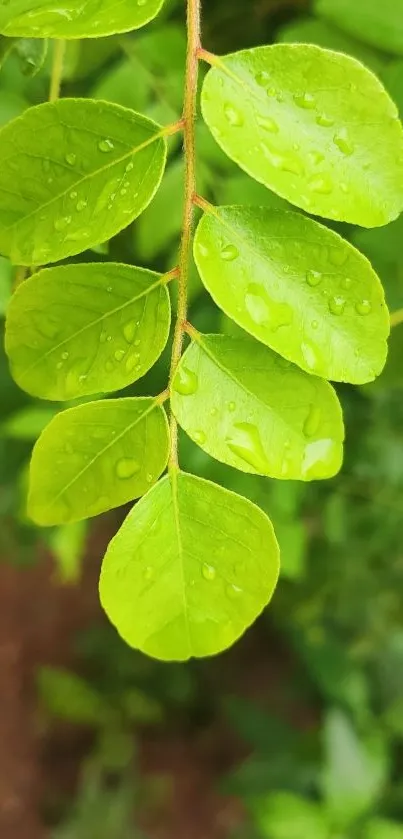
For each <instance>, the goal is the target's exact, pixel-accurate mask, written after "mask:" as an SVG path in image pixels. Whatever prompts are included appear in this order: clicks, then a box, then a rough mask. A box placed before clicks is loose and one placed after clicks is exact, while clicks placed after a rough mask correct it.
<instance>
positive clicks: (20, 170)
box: [0, 99, 166, 265]
mask: <svg viewBox="0 0 403 839" xmlns="http://www.w3.org/2000/svg"><path fill="white" fill-rule="evenodd" d="M162 133H163V129H160V128H159V126H158V125H157V124H156V123H154V122H152V121H151V120H149V119H147V118H146V117H143V116H141V115H140V114H136V113H134V112H133V111H129V110H127V109H126V108H121V107H120V106H119V105H112V104H108V103H106V102H95V101H92V100H91V99H61V100H59V101H58V102H54V103H46V104H44V105H38V106H37V107H35V108H30V109H29V110H28V111H26V112H25V113H24V114H23V115H22V116H21V117H19V118H18V119H16V120H14V121H13V122H12V123H10V125H7V126H6V127H5V128H4V129H3V130H2V131H1V132H0V156H1V159H2V165H1V170H0V250H1V252H2V253H4V254H6V255H7V256H9V257H10V259H11V261H12V262H14V263H15V264H20V265H31V264H34V265H43V264H45V263H48V262H56V261H58V260H60V259H64V258H65V257H67V256H70V255H71V254H75V253H80V252H81V251H83V250H85V249H86V248H91V247H93V246H94V245H97V244H99V243H100V242H104V241H105V240H106V239H110V238H111V237H112V236H114V235H115V234H116V233H118V232H119V230H122V228H124V227H126V226H127V225H128V224H129V223H130V222H131V221H132V220H133V219H134V218H136V217H137V216H138V215H139V214H140V213H141V212H142V210H144V208H145V207H146V206H147V204H149V202H150V201H151V199H152V197H153V195H154V193H155V192H156V190H157V188H158V185H159V183H160V180H161V177H162V174H163V171H164V166H165V159H166V141H165V139H164V137H163V136H162Z"/></svg>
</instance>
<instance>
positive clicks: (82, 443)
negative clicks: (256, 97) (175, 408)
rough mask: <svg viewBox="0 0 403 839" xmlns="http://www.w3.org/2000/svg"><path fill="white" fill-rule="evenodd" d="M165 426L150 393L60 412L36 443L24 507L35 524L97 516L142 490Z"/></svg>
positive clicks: (163, 452) (153, 472) (157, 461)
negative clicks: (25, 506) (140, 396)
mask: <svg viewBox="0 0 403 839" xmlns="http://www.w3.org/2000/svg"><path fill="white" fill-rule="evenodd" d="M168 448H169V435H168V424H167V419H166V415H165V412H164V410H163V408H162V407H161V406H160V405H158V404H157V403H156V400H155V399H152V398H139V399H130V398H129V399H109V400H102V401H99V402H89V403H87V404H85V405H79V406H78V407H76V408H70V409H69V410H68V411H64V412H63V413H61V414H58V415H57V416H56V417H55V418H54V419H53V420H52V422H51V423H50V424H49V425H48V426H47V428H46V429H45V431H44V432H43V434H42V435H41V437H40V438H39V440H38V442H37V443H36V445H35V447H34V450H33V454H32V461H31V472H30V492H29V498H28V512H29V514H30V516H31V518H32V519H33V520H34V521H35V522H36V523H37V524H41V525H52V524H65V523H67V522H71V521H79V520H80V519H84V518H90V517H92V516H97V515H98V514H99V513H103V512H105V510H110V509H112V508H113V507H119V506H120V505H121V504H125V503H126V502H127V501H131V500H132V499H133V498H138V497H139V496H140V495H143V494H144V493H145V492H146V491H147V490H148V489H149V487H150V486H151V484H152V483H153V482H154V481H156V480H157V479H158V478H159V476H160V475H161V473H162V472H163V470H164V469H165V466H166V463H167V459H168Z"/></svg>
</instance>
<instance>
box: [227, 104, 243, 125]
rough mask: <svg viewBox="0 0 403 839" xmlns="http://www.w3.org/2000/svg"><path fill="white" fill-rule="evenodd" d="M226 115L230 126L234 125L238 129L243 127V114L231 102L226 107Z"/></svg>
mask: <svg viewBox="0 0 403 839" xmlns="http://www.w3.org/2000/svg"><path fill="white" fill-rule="evenodd" d="M224 114H225V116H226V119H227V120H228V122H229V124H230V125H233V126H234V127H236V128H240V127H241V125H243V123H244V119H243V116H242V114H241V113H240V111H238V110H237V108H235V107H234V106H233V105H231V104H230V103H229V102H227V104H226V105H224Z"/></svg>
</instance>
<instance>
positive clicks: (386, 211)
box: [202, 44, 403, 227]
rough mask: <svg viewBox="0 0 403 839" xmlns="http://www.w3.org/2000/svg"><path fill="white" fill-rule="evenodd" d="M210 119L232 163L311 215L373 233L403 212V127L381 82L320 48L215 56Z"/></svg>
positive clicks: (207, 107) (208, 83)
mask: <svg viewBox="0 0 403 839" xmlns="http://www.w3.org/2000/svg"><path fill="white" fill-rule="evenodd" d="M214 65H215V66H214V68H213V69H212V70H210V72H209V73H208V74H207V76H206V79H205V81H204V85H203V92H202V111H203V116H204V119H205V121H206V123H207V125H208V126H209V128H210V130H211V132H212V134H213V136H214V137H215V139H216V140H217V142H218V143H219V145H220V146H221V147H222V148H223V149H224V151H225V152H226V153H227V154H228V156H229V157H231V158H232V160H235V162H236V163H238V164H239V166H241V167H242V168H243V169H245V171H246V172H248V173H249V174H250V175H252V177H254V178H256V180H257V181H260V182H261V183H263V184H265V186H267V187H269V188H270V189H272V190H274V192H277V193H278V194H279V195H281V196H282V197H283V198H287V199H288V201H291V203H292V204H296V205H297V206H298V207H302V209H304V210H306V211H307V212H309V213H315V214H316V215H320V216H325V217H326V218H332V219H338V220H344V221H348V222H351V223H354V224H360V225H362V226H364V227H376V226H378V225H382V224H387V222H389V221H391V220H392V219H394V218H396V216H397V215H398V214H399V213H400V211H401V210H402V209H403V130H402V126H401V124H400V122H399V121H398V118H397V109H396V107H395V105H394V104H393V102H392V100H391V99H390V98H389V96H388V94H387V93H386V91H385V90H384V88H383V87H382V85H381V83H380V82H379V81H378V80H377V79H376V77H375V76H374V75H373V74H372V73H371V72H370V71H369V70H367V69H366V68H365V67H364V66H363V65H361V64H359V63H358V62H357V61H356V60H355V59H353V58H351V57H350V56H347V55H342V54H338V53H334V52H330V51H328V50H324V49H321V48H320V47H317V46H312V45H304V44H294V45H290V44H275V45H274V46H270V47H258V48H257V49H253V50H244V51H242V52H237V53H233V54H232V55H227V56H225V57H224V58H214Z"/></svg>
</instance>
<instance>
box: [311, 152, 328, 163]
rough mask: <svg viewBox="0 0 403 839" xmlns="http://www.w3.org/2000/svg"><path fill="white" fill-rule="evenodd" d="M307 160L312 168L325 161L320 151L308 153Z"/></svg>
mask: <svg viewBox="0 0 403 839" xmlns="http://www.w3.org/2000/svg"><path fill="white" fill-rule="evenodd" d="M308 159H309V160H310V162H311V163H312V165H313V166H319V163H322V160H324V159H325V156H324V155H323V154H322V152H320V151H315V150H313V151H310V152H308Z"/></svg>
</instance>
